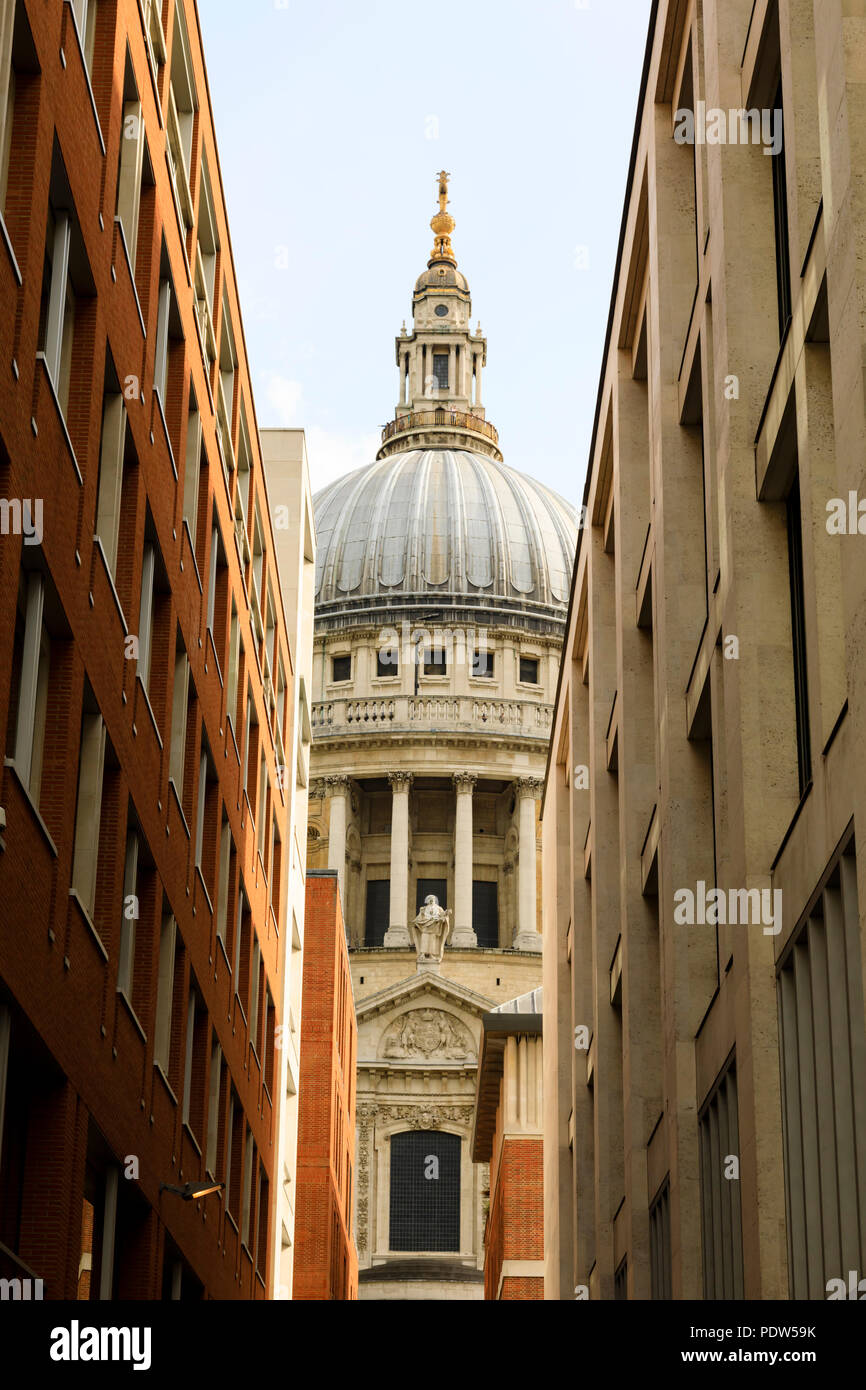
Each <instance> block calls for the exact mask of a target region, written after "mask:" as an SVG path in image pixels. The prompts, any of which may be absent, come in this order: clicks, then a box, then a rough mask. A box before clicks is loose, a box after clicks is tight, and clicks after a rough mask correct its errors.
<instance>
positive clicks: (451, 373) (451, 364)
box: [448, 343, 457, 396]
mask: <svg viewBox="0 0 866 1390" xmlns="http://www.w3.org/2000/svg"><path fill="white" fill-rule="evenodd" d="M448 394H449V396H456V395H457V347H456V344H455V343H452V344H451V346H450V348H449V349H448Z"/></svg>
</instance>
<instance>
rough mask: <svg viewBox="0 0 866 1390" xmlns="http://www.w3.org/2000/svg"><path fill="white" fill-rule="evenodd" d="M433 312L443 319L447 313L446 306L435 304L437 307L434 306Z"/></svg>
mask: <svg viewBox="0 0 866 1390" xmlns="http://www.w3.org/2000/svg"><path fill="white" fill-rule="evenodd" d="M433 312H434V314H436V315H437V316H438V317H439V318H440V319H444V317H445V315H446V314H447V313H448V305H447V304H437V305H436V308H435V309H434V310H433Z"/></svg>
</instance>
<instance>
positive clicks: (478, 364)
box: [475, 352, 484, 405]
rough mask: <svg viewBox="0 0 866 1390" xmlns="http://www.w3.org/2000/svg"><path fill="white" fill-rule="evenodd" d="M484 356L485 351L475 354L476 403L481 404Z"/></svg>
mask: <svg viewBox="0 0 866 1390" xmlns="http://www.w3.org/2000/svg"><path fill="white" fill-rule="evenodd" d="M483 357H484V354H483V352H476V354H475V404H476V405H481V403H482V402H481V362H482V359H483Z"/></svg>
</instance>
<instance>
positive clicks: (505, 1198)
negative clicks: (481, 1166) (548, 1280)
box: [484, 1136, 544, 1299]
mask: <svg viewBox="0 0 866 1390" xmlns="http://www.w3.org/2000/svg"><path fill="white" fill-rule="evenodd" d="M491 1184H492V1186H491V1192H490V1210H489V1213H488V1217H487V1229H486V1232H485V1238H484V1240H485V1257H484V1297H485V1299H496V1297H497V1290H498V1287H499V1276H500V1274H501V1272H502V1265H503V1262H504V1261H505V1260H542V1259H543V1258H544V1186H543V1184H544V1164H543V1143H542V1140H541V1139H517V1138H514V1137H513V1136H508V1137H506V1138H505V1139H504V1140H503V1142H502V1145H501V1153H500V1158H499V1163H498V1166H497V1165H495V1164H491ZM539 1285H540V1291H539V1289H538V1286H539ZM500 1297H502V1298H510V1299H518V1298H533V1299H534V1298H543V1297H544V1280H543V1279H541V1278H538V1279H536V1278H533V1277H529V1278H526V1277H520V1278H510V1277H509V1278H506V1279H505V1280H503V1286H502V1293H501V1295H500Z"/></svg>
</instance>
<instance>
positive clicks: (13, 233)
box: [0, 0, 313, 1299]
mask: <svg viewBox="0 0 866 1390" xmlns="http://www.w3.org/2000/svg"><path fill="white" fill-rule="evenodd" d="M0 214H2V216H0V498H2V503H0V518H2V526H0V532H2V534H0V653H2V659H0V740H2V744H3V748H4V752H5V758H4V765H3V769H2V780H0V1274H2V1276H3V1277H4V1278H10V1279H28V1278H38V1279H42V1280H43V1281H44V1295H45V1297H46V1298H51V1299H56V1298H64V1299H68V1298H72V1299H74V1298H76V1297H89V1298H92V1299H107V1298H160V1297H164V1298H170V1299H178V1298H182V1299H186V1298H193V1299H195V1298H201V1297H215V1298H225V1299H235V1298H259V1299H264V1298H266V1297H267V1296H268V1295H269V1294H270V1292H271V1291H272V1289H273V1287H274V1284H275V1282H276V1281H277V1279H278V1276H279V1271H278V1270H277V1268H276V1264H277V1261H276V1259H275V1258H274V1254H273V1250H274V1246H279V1233H278V1231H277V1230H276V1223H275V1219H274V1212H275V1206H276V1194H277V1189H278V1185H280V1183H281V1181H282V1178H283V1174H282V1172H278V1168H277V1146H278V1132H279V1120H280V1115H279V1106H280V1092H281V1090H283V1089H284V1086H282V1085H281V1084H280V1073H279V1071H278V1070H276V1068H277V1065H278V1064H277V1053H276V1047H275V1038H276V1030H277V1028H280V1027H282V1025H283V1024H284V1023H285V1022H286V1018H285V1016H284V996H286V995H287V994H290V989H289V986H288V983H287V981H288V977H289V974H290V964H289V958H290V957H291V956H292V954H293V947H299V946H300V943H301V941H302V923H299V924H298V927H297V928H296V929H295V930H294V931H293V930H292V926H291V923H290V920H289V910H288V905H289V904H290V903H291V902H292V901H296V900H297V897H298V895H297V893H296V891H295V889H294V887H293V886H292V882H291V881H292V877H293V875H295V874H297V872H299V871H301V873H302V869H303V864H302V861H301V857H300V855H299V854H298V853H296V851H295V849H294V848H293V844H292V842H291V841H290V835H291V836H292V837H293V839H294V840H295V841H298V842H299V843H300V845H301V846H303V845H304V843H305V837H306V821H305V812H306V807H305V802H304V801H301V803H300V806H301V811H302V813H303V816H304V820H303V823H302V824H301V823H299V815H300V814H301V812H299V813H298V815H296V814H295V811H294V809H293V800H294V794H295V787H296V780H297V779H296V771H295V770H296V767H297V768H298V769H299V770H302V769H303V766H304V756H305V755H304V753H303V748H302V745H303V738H302V735H301V733H300V732H299V729H300V728H301V727H302V726H303V722H304V721H303V718H300V717H299V711H301V709H302V704H303V702H302V700H301V694H300V688H299V681H300V674H301V668H300V665H299V662H300V661H301V660H302V643H300V642H299V641H298V638H297V633H298V631H299V630H300V628H301V627H302V624H301V623H300V622H299V620H298V618H297V615H296V614H292V615H291V617H290V622H289V623H287V621H286V617H285V613H284V599H285V598H286V592H292V596H293V602H295V603H296V604H298V603H302V602H303V585H300V586H298V585H296V586H295V589H294V591H292V590H288V591H283V589H282V587H281V585H282V582H283V579H286V580H288V579H289V572H290V570H291V566H290V565H289V566H287V570H286V572H285V574H284V575H281V573H280V569H279V567H278V564H277V547H276V545H275V525H279V524H281V523H280V522H275V525H272V519H271V504H272V503H274V504H276V503H278V502H284V501H285V502H286V504H287V507H288V511H287V514H286V531H287V535H288V536H289V537H291V535H292V534H293V535H294V537H295V576H296V578H297V577H298V576H300V575H301V573H302V564H301V560H300V558H299V557H300V555H301V553H304V552H308V558H309V563H310V566H311V567H312V559H313V555H312V550H311V544H312V530H311V525H312V523H311V517H310V515H309V508H308V509H307V513H308V514H307V517H306V531H305V525H304V522H305V517H304V510H303V497H302V494H301V493H300V492H299V493H297V494H296V495H295V496H294V498H293V499H292V500H289V499H287V498H285V497H284V496H283V493H282V491H281V492H280V495H279V496H276V497H270V496H269V489H268V483H267V479H266V475H265V468H264V464H263V457H262V451H261V447H260V443H259V437H258V430H257V422H256V418H255V414H254V411H253V400H252V391H251V384H250V372H249V367H248V363H247V358H246V350H245V346H244V337H243V329H242V323H241V312H240V304H239V302H238V292H237V283H236V279H235V272H234V266H233V262H232V255H231V249H230V243H229V230H228V223H227V217H226V208H225V203H224V198H223V192H222V188H221V181H220V173H219V162H218V156H217V148H216V143H215V137H214V126H213V119H212V113H211V108H210V101H209V95H208V87H207V80H206V74H205V66H204V56H203V53H202V43H201V33H200V30H199V23H198V13H197V8H196V5H195V3H194V0H163V3H162V4H158V3H156V0H116V3H103V0H98V3H97V2H96V0H72V3H60V0H52V3H50V4H46V3H43V0H0ZM284 549H285V551H286V554H288V555H290V554H291V551H292V542H291V540H290V539H289V540H287V541H285V542H284ZM308 587H309V586H308ZM310 598H311V589H310ZM310 598H308V600H307V601H308V602H309V601H310ZM308 626H309V624H308ZM310 640H311V635H310V638H308V646H309V642H310ZM306 678H307V681H309V670H307V672H306ZM307 727H308V718H307ZM307 743H309V737H307ZM287 768H288V769H290V775H286V771H287ZM299 775H300V771H299ZM300 902H301V905H302V904H303V891H302V889H301V894H300ZM295 959H296V960H297V966H298V970H299V965H300V961H299V957H297V956H296V957H295ZM292 1161H293V1160H292ZM199 1193H201V1194H205V1193H207V1194H208V1195H200V1196H198V1195H197V1194H199Z"/></svg>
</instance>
